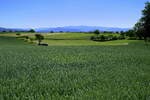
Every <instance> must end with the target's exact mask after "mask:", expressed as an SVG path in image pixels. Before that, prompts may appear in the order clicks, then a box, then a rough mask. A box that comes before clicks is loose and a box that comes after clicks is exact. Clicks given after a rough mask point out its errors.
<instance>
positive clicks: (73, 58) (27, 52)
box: [0, 37, 150, 100]
mask: <svg viewBox="0 0 150 100" xmlns="http://www.w3.org/2000/svg"><path fill="white" fill-rule="evenodd" d="M149 99H150V46H145V44H144V42H142V41H137V42H131V43H129V44H128V45H118V46H108V45H107V46H90V45H89V46H48V47H41V46H37V45H34V44H28V43H27V42H24V41H22V40H16V38H14V37H0V100H149Z"/></svg>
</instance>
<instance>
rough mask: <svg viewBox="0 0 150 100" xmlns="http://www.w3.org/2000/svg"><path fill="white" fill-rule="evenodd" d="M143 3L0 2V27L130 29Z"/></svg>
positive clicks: (82, 0)
mask: <svg viewBox="0 0 150 100" xmlns="http://www.w3.org/2000/svg"><path fill="white" fill-rule="evenodd" d="M146 1H147V0H133V1H131V0H126V1H121V0H76V1H72V0H61V1H60V0H24V1H23V0H22V1H20V0H12V1H10V0H0V4H1V9H0V12H1V16H0V22H1V23H0V27H5V28H49V27H63V26H98V27H99V26H100V27H118V28H131V27H133V26H134V24H135V23H136V22H137V21H138V20H139V18H140V17H141V10H143V9H144V6H145V2H146Z"/></svg>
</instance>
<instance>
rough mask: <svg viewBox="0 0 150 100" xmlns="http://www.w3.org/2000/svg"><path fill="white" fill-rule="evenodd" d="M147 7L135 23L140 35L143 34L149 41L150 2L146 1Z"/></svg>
mask: <svg viewBox="0 0 150 100" xmlns="http://www.w3.org/2000/svg"><path fill="white" fill-rule="evenodd" d="M145 5H146V6H145V9H144V10H143V11H142V15H143V16H142V18H141V19H140V21H139V22H138V23H136V24H135V27H134V29H135V30H136V32H137V33H138V35H140V36H143V37H144V40H145V41H147V40H148V38H150V2H146V3H145Z"/></svg>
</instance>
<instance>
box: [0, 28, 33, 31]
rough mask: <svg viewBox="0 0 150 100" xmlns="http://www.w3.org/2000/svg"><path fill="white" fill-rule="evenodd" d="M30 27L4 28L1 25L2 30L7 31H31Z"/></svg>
mask: <svg viewBox="0 0 150 100" xmlns="http://www.w3.org/2000/svg"><path fill="white" fill-rule="evenodd" d="M29 30H30V29H20V28H3V27H0V32H3V31H6V32H10V31H12V32H16V31H29Z"/></svg>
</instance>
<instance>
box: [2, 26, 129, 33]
mask: <svg viewBox="0 0 150 100" xmlns="http://www.w3.org/2000/svg"><path fill="white" fill-rule="evenodd" d="M129 29H132V28H116V27H98V26H65V27H54V28H36V29H35V31H36V32H44V33H47V32H51V31H53V32H60V31H63V32H89V31H94V30H100V31H128V30H129ZM29 30H30V29H15V28H2V27H0V32H2V31H29Z"/></svg>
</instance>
